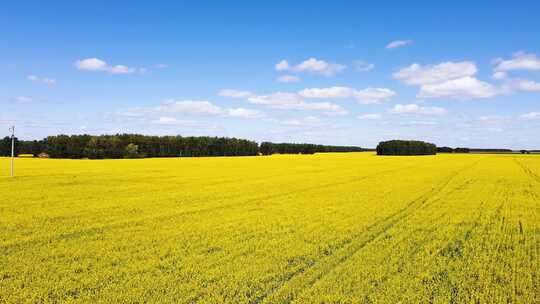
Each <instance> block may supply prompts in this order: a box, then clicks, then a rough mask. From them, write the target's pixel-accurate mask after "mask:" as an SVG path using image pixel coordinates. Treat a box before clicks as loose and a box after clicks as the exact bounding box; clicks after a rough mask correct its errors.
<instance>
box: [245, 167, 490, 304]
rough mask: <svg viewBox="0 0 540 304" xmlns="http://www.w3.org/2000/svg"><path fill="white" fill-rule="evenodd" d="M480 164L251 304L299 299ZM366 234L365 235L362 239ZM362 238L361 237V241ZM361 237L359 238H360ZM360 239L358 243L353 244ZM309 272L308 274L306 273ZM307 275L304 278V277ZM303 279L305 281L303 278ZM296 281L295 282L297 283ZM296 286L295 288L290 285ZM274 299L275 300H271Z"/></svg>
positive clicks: (447, 179)
mask: <svg viewBox="0 0 540 304" xmlns="http://www.w3.org/2000/svg"><path fill="white" fill-rule="evenodd" d="M479 162H480V160H478V161H476V162H474V163H473V164H471V165H467V166H464V167H463V168H461V169H459V170H457V171H454V172H452V173H451V174H450V175H448V176H447V177H446V178H445V179H443V181H442V182H440V183H439V184H438V185H437V186H435V187H433V188H432V189H430V190H428V191H427V192H426V193H424V194H422V195H420V196H419V197H417V198H416V199H414V200H412V201H410V202H409V203H408V204H407V205H406V206H405V207H404V208H402V209H401V210H399V211H397V212H395V213H393V214H390V215H389V216H387V217H385V218H383V219H382V220H380V221H378V222H376V223H374V224H372V225H370V226H368V227H367V228H366V229H365V230H363V231H362V232H360V233H357V234H355V235H353V236H352V237H351V238H348V239H346V240H345V241H343V242H342V243H340V244H339V245H338V246H337V248H336V249H334V250H333V252H330V254H329V255H327V256H326V257H323V258H322V261H321V260H319V261H318V262H315V263H314V264H313V265H310V266H309V267H306V268H301V269H299V270H297V271H295V272H293V273H289V274H287V275H286V276H285V278H284V280H282V281H283V283H281V284H279V285H277V286H275V287H274V288H272V289H270V290H268V291H267V292H266V293H264V294H263V295H261V296H259V297H257V298H256V299H255V300H254V301H253V303H273V302H277V301H283V300H285V301H286V302H292V301H294V299H295V298H296V297H297V296H298V295H300V293H301V292H302V291H303V290H306V289H307V288H310V287H311V286H313V285H314V284H315V283H316V282H317V281H319V280H320V279H321V278H322V277H324V276H325V275H327V274H328V273H330V272H331V271H332V270H333V269H335V268H337V267H339V266H340V265H342V264H343V263H345V262H346V261H347V260H349V259H350V258H351V257H352V256H353V255H354V254H356V253H357V252H358V251H360V250H362V249H363V248H365V247H366V246H368V245H369V244H370V243H372V242H373V241H375V240H376V239H378V238H379V237H380V236H382V235H384V234H385V233H386V232H387V231H388V230H390V229H391V228H393V227H394V226H395V225H397V224H398V223H400V222H401V221H403V220H404V219H405V218H406V217H408V216H409V215H410V214H411V213H412V212H413V211H414V210H415V209H416V208H418V207H421V206H423V205H426V203H427V201H428V200H429V199H430V197H432V196H434V195H436V194H438V193H440V192H442V191H443V190H444V189H445V188H446V186H447V185H448V184H450V182H451V181H452V180H453V179H454V178H455V177H456V176H458V175H459V174H461V173H462V172H464V171H466V170H469V169H471V168H472V167H474V166H476V165H477V164H478V163H479ZM366 234H367V235H366ZM363 236H364V237H363ZM362 237H363V238H362ZM359 238H360V239H361V240H360V241H359V242H355V240H358V239H359ZM308 272H310V273H308ZM305 273H307V274H305ZM306 276H307V277H306ZM297 281H299V282H297ZM295 284H296V285H299V286H298V287H295V286H294V285H295ZM288 285H291V291H286V290H285V289H286V288H287V286H288ZM283 290H285V291H284V292H283V293H284V295H281V294H279V293H280V291H283ZM274 298H276V299H274Z"/></svg>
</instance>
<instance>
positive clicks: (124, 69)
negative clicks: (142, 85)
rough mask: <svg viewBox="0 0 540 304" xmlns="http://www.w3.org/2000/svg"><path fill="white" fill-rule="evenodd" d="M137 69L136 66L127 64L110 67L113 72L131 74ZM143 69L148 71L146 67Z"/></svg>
mask: <svg viewBox="0 0 540 304" xmlns="http://www.w3.org/2000/svg"><path fill="white" fill-rule="evenodd" d="M135 71H136V69H135V68H130V67H127V66H125V65H115V66H113V67H111V68H110V69H109V72H111V73H112V74H131V73H134V72H135ZM143 71H146V69H144V70H143Z"/></svg>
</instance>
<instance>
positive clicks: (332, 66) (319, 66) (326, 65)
mask: <svg viewBox="0 0 540 304" xmlns="http://www.w3.org/2000/svg"><path fill="white" fill-rule="evenodd" d="M275 68H276V70H277V71H291V72H297V73H300V72H307V73H312V74H318V75H323V76H333V75H335V74H337V73H339V72H341V71H343V70H344V69H345V68H346V66H344V65H342V64H337V63H330V62H326V61H324V60H319V59H317V58H313V57H311V58H309V59H307V60H305V61H303V62H301V63H299V64H297V65H294V66H291V65H289V62H288V61H287V60H282V61H280V62H278V63H277V64H276V65H275Z"/></svg>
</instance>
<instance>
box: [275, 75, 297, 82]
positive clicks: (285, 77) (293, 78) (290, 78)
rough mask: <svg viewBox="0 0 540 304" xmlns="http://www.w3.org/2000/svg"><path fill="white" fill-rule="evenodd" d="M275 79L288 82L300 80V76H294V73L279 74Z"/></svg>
mask: <svg viewBox="0 0 540 304" xmlns="http://www.w3.org/2000/svg"><path fill="white" fill-rule="evenodd" d="M277 81H279V82H285V83H288V82H298V81H300V78H298V77H296V76H294V75H283V76H279V77H278V78H277Z"/></svg>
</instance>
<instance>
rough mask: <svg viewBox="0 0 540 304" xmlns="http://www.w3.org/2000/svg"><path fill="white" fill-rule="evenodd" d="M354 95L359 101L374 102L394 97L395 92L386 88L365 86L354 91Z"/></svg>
mask: <svg viewBox="0 0 540 304" xmlns="http://www.w3.org/2000/svg"><path fill="white" fill-rule="evenodd" d="M354 95H355V97H356V98H357V99H358V101H359V102H360V103H363V104H375V103H381V102H383V101H385V100H388V99H390V98H392V97H394V96H395V95H396V93H395V92H394V91H392V90H390V89H386V88H367V89H363V90H358V91H355V93H354Z"/></svg>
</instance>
